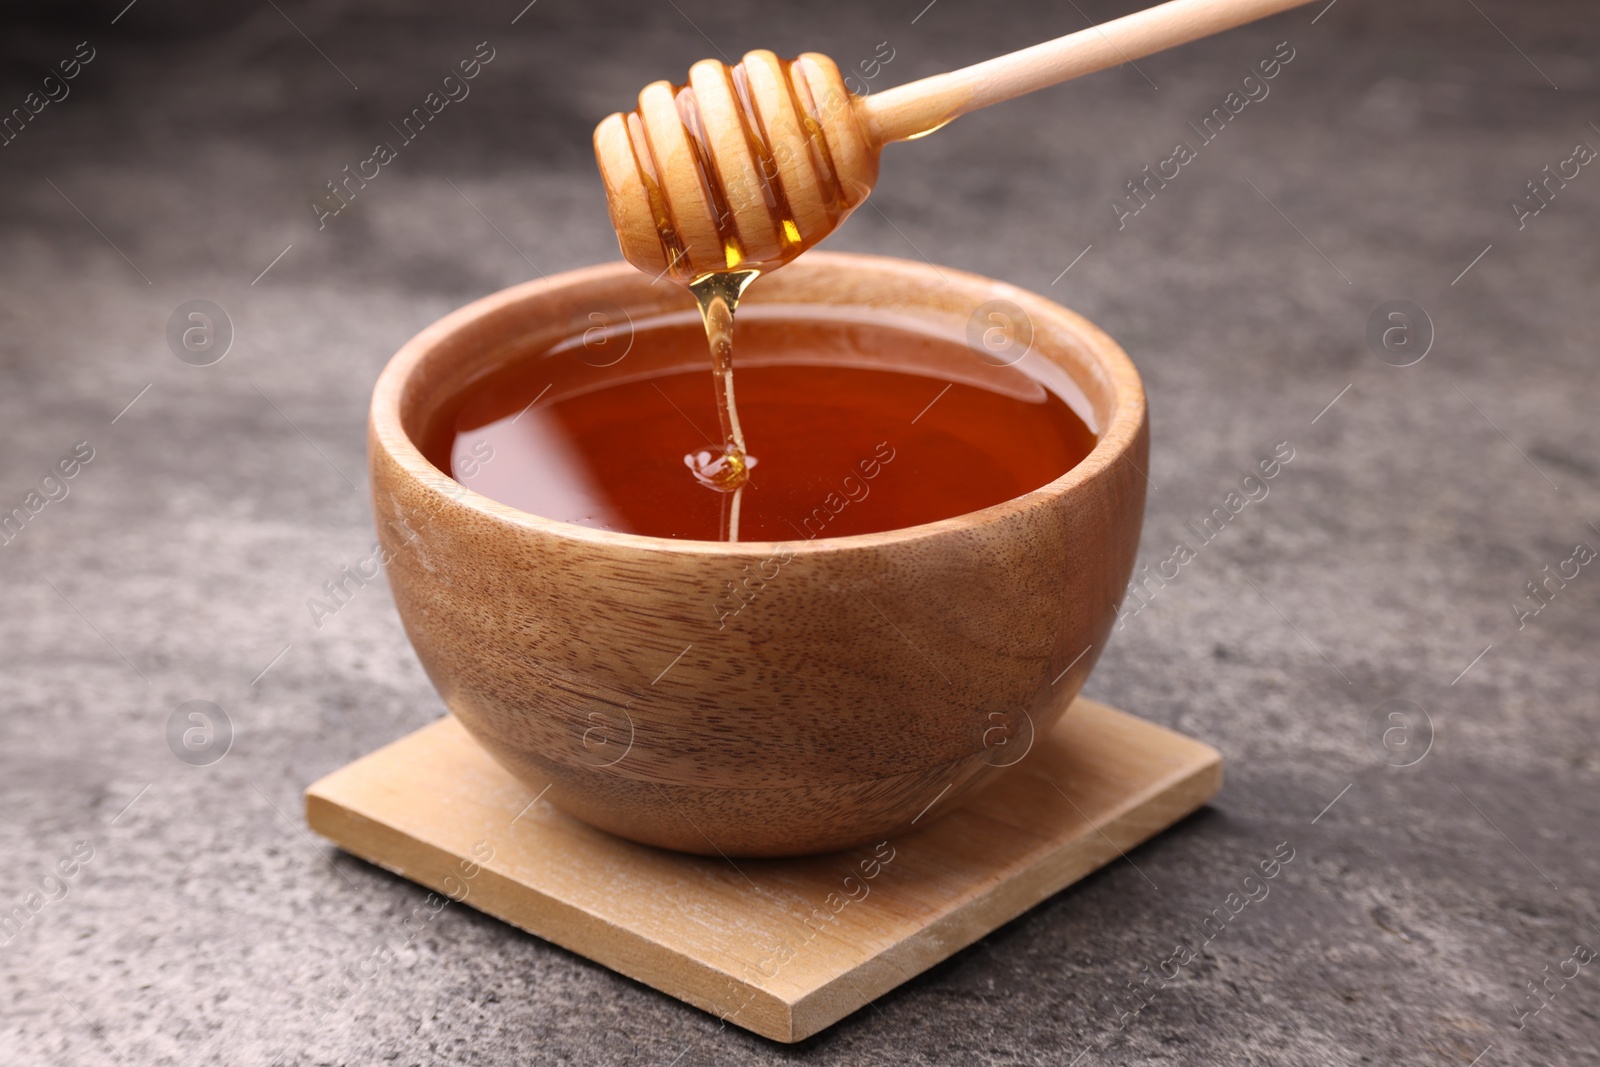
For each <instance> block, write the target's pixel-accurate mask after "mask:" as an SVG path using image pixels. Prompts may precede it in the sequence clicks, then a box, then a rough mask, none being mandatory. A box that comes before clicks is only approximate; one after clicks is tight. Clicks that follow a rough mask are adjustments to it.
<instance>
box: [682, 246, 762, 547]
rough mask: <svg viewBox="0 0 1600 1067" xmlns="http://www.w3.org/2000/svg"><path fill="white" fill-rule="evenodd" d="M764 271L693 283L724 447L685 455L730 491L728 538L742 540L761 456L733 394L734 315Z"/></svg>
mask: <svg viewBox="0 0 1600 1067" xmlns="http://www.w3.org/2000/svg"><path fill="white" fill-rule="evenodd" d="M759 273H760V272H759V271H754V270H730V271H723V272H720V273H715V274H702V275H701V276H700V277H698V278H696V279H695V280H694V281H692V282H690V283H689V291H690V292H691V293H693V294H694V298H695V300H696V301H697V302H698V303H699V304H700V318H701V321H703V322H704V323H705V327H706V340H707V341H708V342H709V343H710V345H711V378H712V384H713V387H714V388H715V390H716V395H717V419H718V421H719V422H720V423H721V429H722V446H721V450H720V451H717V452H713V451H711V450H710V449H702V450H701V451H699V452H691V453H690V454H689V455H687V456H684V457H683V462H684V463H685V464H686V465H687V466H688V468H689V470H690V471H691V472H692V473H693V474H694V476H695V478H696V480H698V481H699V482H700V484H701V485H704V486H706V487H707V488H709V489H715V490H716V491H717V492H719V493H724V494H727V495H726V496H725V497H724V499H723V502H722V539H723V540H724V541H737V540H739V504H740V502H741V500H742V499H743V494H744V487H745V485H746V484H747V483H748V482H749V481H750V468H751V467H753V466H755V463H756V460H755V457H754V456H751V455H750V454H749V453H748V452H746V450H745V444H744V427H742V426H740V425H739V405H738V403H737V402H736V401H735V399H734V395H733V316H734V312H736V311H737V310H738V309H739V298H740V297H741V296H743V295H744V291H745V289H746V288H747V287H748V286H749V285H750V283H751V282H753V281H755V280H756V275H757V274H759Z"/></svg>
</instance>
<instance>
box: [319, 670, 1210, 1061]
mask: <svg viewBox="0 0 1600 1067" xmlns="http://www.w3.org/2000/svg"><path fill="white" fill-rule="evenodd" d="M1221 787H1222V757H1221V755H1220V754H1219V753H1218V752H1217V751H1216V750H1215V749H1213V748H1212V747H1211V746H1209V745H1205V744H1202V743H1200V742H1199V741H1194V740H1191V739H1190V738H1187V737H1184V736H1182V735H1181V734H1177V733H1173V732H1172V731H1171V730H1166V729H1163V728H1162V727H1159V726H1155V725H1152V724H1151V723H1147V722H1144V721H1143V720H1141V719H1136V718H1134V717H1133V716H1131V715H1127V714H1125V713H1123V712H1120V711H1116V710H1115V709H1112V708H1108V707H1106V706H1105V705H1103V704H1097V703H1095V702H1094V701H1092V700H1086V699H1081V698H1080V699H1079V700H1078V701H1077V702H1076V703H1075V704H1074V705H1073V706H1072V707H1071V708H1070V709H1069V710H1068V712H1067V714H1066V715H1065V716H1063V717H1062V719H1061V721H1060V723H1058V724H1057V726H1056V728H1055V729H1054V730H1052V731H1051V732H1050V734H1049V735H1048V736H1044V737H1040V738H1038V739H1037V741H1036V743H1035V745H1034V747H1033V751H1032V752H1030V753H1029V755H1028V757H1027V758H1026V759H1024V760H1022V761H1021V762H1020V763H1019V764H1018V765H1017V766H1015V767H1013V768H1011V769H1010V770H1009V771H1008V772H1007V773H1006V774H1005V775H1004V776H1002V777H1001V778H1000V780H999V781H997V782H996V783H995V784H994V785H993V786H992V787H990V788H989V789H988V790H986V791H985V792H983V793H981V794H980V795H979V796H978V797H977V798H976V799H974V800H972V801H971V802H970V803H968V804H966V805H965V806H963V807H961V808H958V809H957V810H955V811H952V812H949V813H943V812H940V811H939V810H938V801H937V800H935V801H934V802H933V804H932V805H930V810H929V811H927V812H925V813H924V815H923V816H919V819H921V820H922V824H921V825H920V826H919V827H918V828H917V829H915V830H913V831H912V832H910V833H906V834H901V835H899V836H897V837H895V838H894V839H892V840H890V841H887V842H884V843H882V844H878V845H865V846H862V847H860V848H856V849H851V850H849V851H845V852H838V853H833V854H831V855H827V856H812V857H805V858H801V859H788V860H737V861H731V862H730V861H728V860H725V859H718V858H711V859H707V858H705V857H701V856H688V855H682V854H679V853H674V852H667V851H663V850H661V849H655V848H650V847H648V846H645V845H636V844H633V843H631V842H628V841H624V840H621V839H620V838H616V837H612V836H610V835H609V834H606V833H603V832H601V831H599V830H595V829H593V828H591V827H589V826H587V825H585V824H584V823H581V822H579V821H577V820H576V819H573V818H571V817H569V816H567V815H564V814H562V813H561V812H560V811H558V810H557V809H555V808H554V807H552V806H551V805H550V804H549V803H548V802H546V801H543V800H541V799H540V798H539V797H538V796H537V795H536V794H535V793H534V791H533V790H531V789H529V788H528V787H527V786H525V785H523V784H522V783H521V782H519V781H518V780H516V779H515V778H513V777H512V776H511V775H510V774H508V773H507V772H506V771H505V770H503V769H501V767H500V766H499V764H497V763H495V762H494V761H493V760H492V759H490V758H489V756H488V755H487V754H486V753H485V752H484V751H483V750H482V749H481V748H479V747H478V745H477V743H476V742H475V741H473V740H472V738H471V737H470V736H469V735H468V734H467V732H466V731H465V730H464V729H463V728H462V727H461V725H460V724H459V723H458V722H456V720H455V719H454V718H452V717H446V718H444V719H441V720H439V721H438V722H436V723H433V724H431V725H429V726H425V727H423V728H422V729H421V730H418V731H417V732H416V733H413V734H411V735H410V736H408V737H403V738H401V739H400V740H399V741H396V742H394V743H393V744H391V745H388V746H387V747H385V748H382V749H379V750H378V751H377V752H374V753H372V754H371V755H369V756H366V757H364V758H362V759H359V760H357V761H356V762H354V763H352V764H350V765H349V766H347V767H344V768H342V769H340V770H338V771H335V772H334V773H333V774H330V775H328V776H327V777H326V778H324V779H322V780H321V781H320V782H317V783H316V784H315V785H313V786H312V787H311V788H310V789H308V790H306V817H307V819H308V821H309V822H310V824H311V827H312V828H313V829H314V830H316V831H317V832H318V833H320V834H322V835H323V836H325V837H327V838H329V839H330V840H332V841H334V842H335V843H336V844H338V845H339V846H340V847H341V848H343V849H345V850H346V851H348V852H351V853H354V854H355V855H357V856H360V857H361V858H362V859H365V860H368V861H370V862H372V863H375V864H377V865H379V866H380V867H385V868H387V869H389V870H391V871H393V872H395V873H396V874H399V875H402V876H404V877H406V878H409V879H411V880H413V881H415V882H418V883H420V884H422V885H424V886H427V887H429V888H430V889H434V890H437V891H438V892H440V893H444V894H447V895H448V896H450V897H451V898H452V899H454V900H456V901H458V902H462V903H466V904H470V905H471V906H473V907H475V908H477V909H479V910H480V911H484V912H487V913H488V914H490V915H493V916H496V917H498V918H500V919H503V920H505V921H506V922H508V923H511V924H512V925H514V926H518V927H521V928H522V929H524V930H527V931H529V932H530V933H535V934H538V935H539V936H540V937H543V938H546V939H548V940H550V941H554V942H555V943H556V944H558V945H562V946H564V947H565V948H568V949H571V950H572V951H573V952H576V953H578V954H580V955H583V956H587V957H588V958H589V959H592V960H595V961H596V962H598V963H602V964H604V965H606V966H607V967H610V968H612V969H613V970H615V971H618V972H620V973H622V974H625V975H628V976H629V977H631V978H635V979H637V980H639V981H641V982H644V983H645V984H647V985H650V986H654V987H655V988H656V989H659V990H661V991H662V992H664V993H669V994H671V995H672V996H674V997H677V998H678V999H680V1000H683V1001H687V1002H688V1003H690V1004H693V1005H695V1006H696V1007H698V1008H703V1009H704V1010H706V1011H708V1012H712V1013H714V1014H716V1015H718V1016H720V1017H723V1018H725V1019H727V1020H729V1021H730V1022H734V1023H737V1024H738V1025H740V1026H743V1027H745V1028H747V1029H749V1030H753V1031H755V1032H756V1033H758V1034H762V1035H764V1036H766V1037H770V1038H773V1039H775V1040H778V1041H799V1040H801V1039H803V1038H806V1037H810V1036H811V1035H812V1034H815V1033H817V1032H819V1031H821V1030H823V1029H826V1028H827V1027H829V1026H831V1025H832V1024H834V1023H835V1022H838V1021H839V1020H840V1019H842V1018H844V1017H845V1016H846V1015H849V1014H850V1013H851V1012H853V1011H855V1010H857V1009H858V1008H861V1007H863V1006H865V1005H866V1004H867V1003H869V1002H870V1001H871V1000H873V999H874V998H876V997H878V996H880V995H882V994H883V993H885V992H887V991H888V990H890V989H893V988H894V987H895V986H897V985H899V984H900V983H901V982H904V981H906V980H908V979H910V978H912V977H914V976H916V975H917V974H920V973H921V972H922V971H924V970H926V969H927V968H929V967H931V966H933V965H934V964H936V963H938V962H939V961H941V960H943V959H946V958H947V957H949V956H951V955H952V954H954V953H956V952H958V951H960V950H961V949H962V948H965V947H966V946H967V945H970V944H972V943H973V942H974V941H976V940H978V939H979V938H981V937H983V936H984V935H985V934H987V933H989V932H990V931H991V930H994V929H996V928H997V927H999V926H1001V925H1003V924H1004V923H1006V922H1009V921H1010V920H1011V919H1014V918H1016V917H1017V916H1018V915H1021V914H1022V913H1023V912H1025V911H1027V910H1028V909H1029V908H1031V907H1033V906H1034V905H1035V904H1037V903H1039V902H1040V901H1041V900H1044V899H1045V898H1046V897H1049V896H1051V895H1052V894H1054V893H1056V892H1058V891H1059V890H1061V889H1062V888H1064V887H1066V886H1068V885H1071V884H1072V883H1073V882H1076V881H1077V880H1078V879H1080V878H1082V877H1083V876H1084V875H1086V874H1088V873H1089V872H1091V871H1093V870H1095V869H1097V868H1099V867H1100V866H1102V865H1103V864H1105V863H1107V862H1109V861H1111V860H1113V859H1116V858H1117V857H1118V856H1119V855H1121V854H1122V853H1123V852H1125V851H1126V850H1127V849H1131V848H1133V847H1134V846H1135V845H1137V844H1139V843H1140V842H1141V841H1145V840H1147V839H1148V838H1150V837H1152V836H1154V835H1155V834H1156V833H1159V832H1160V831H1161V830H1163V829H1165V828H1167V827H1168V826H1171V825H1172V824H1173V823H1174V822H1176V821H1178V820H1179V819H1181V818H1182V817H1183V816H1185V815H1187V814H1189V813H1190V812H1192V811H1194V810H1195V809H1196V808H1198V807H1200V806H1201V805H1202V804H1204V803H1205V802H1206V801H1207V800H1209V799H1210V798H1211V797H1213V796H1215V795H1216V793H1217V790H1218V789H1220V788H1221Z"/></svg>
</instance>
